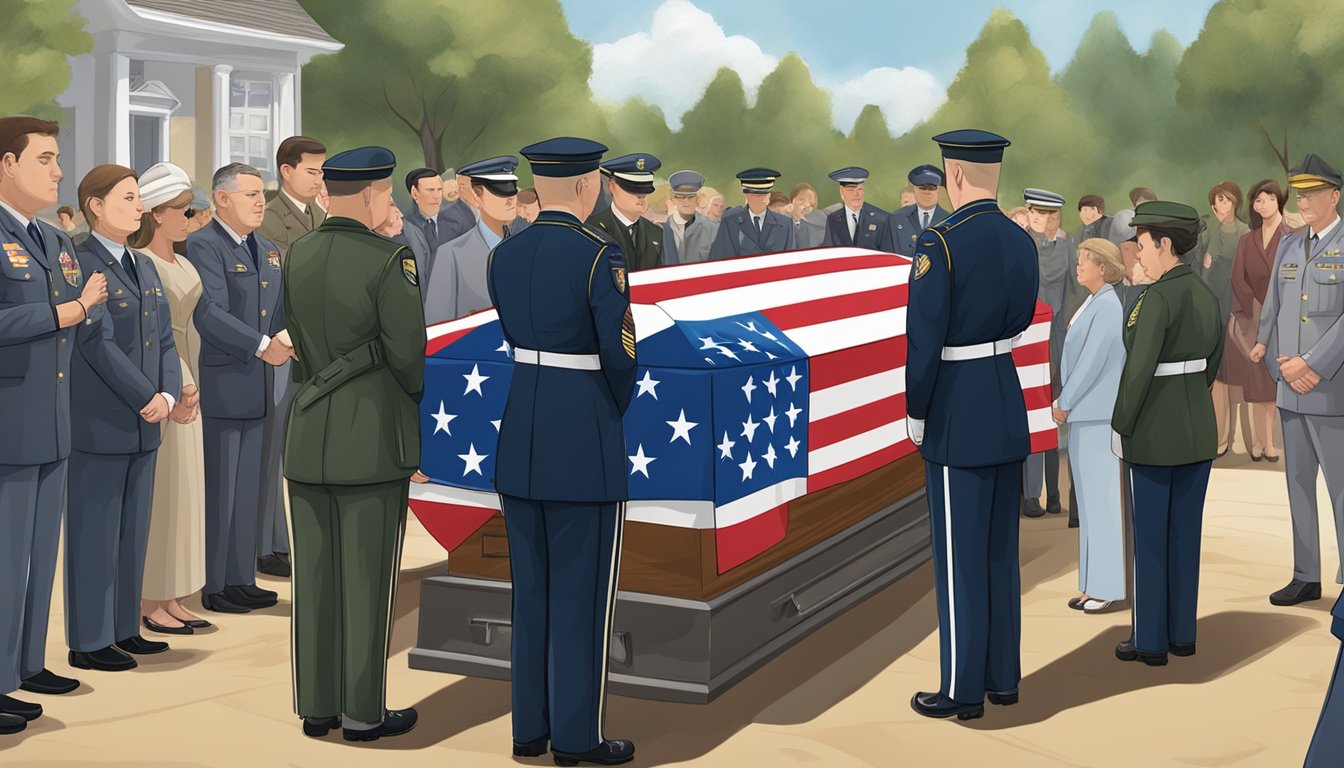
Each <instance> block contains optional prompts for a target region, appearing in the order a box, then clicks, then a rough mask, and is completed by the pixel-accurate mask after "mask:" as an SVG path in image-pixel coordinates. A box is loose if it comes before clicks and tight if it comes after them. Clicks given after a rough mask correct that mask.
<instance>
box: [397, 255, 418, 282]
mask: <svg viewBox="0 0 1344 768" xmlns="http://www.w3.org/2000/svg"><path fill="white" fill-rule="evenodd" d="M401 274H402V276H403V277H405V278H406V282H408V283H410V284H411V285H419V284H420V276H419V275H417V274H416V272H415V258H414V257H411V256H403V257H402V259H401Z"/></svg>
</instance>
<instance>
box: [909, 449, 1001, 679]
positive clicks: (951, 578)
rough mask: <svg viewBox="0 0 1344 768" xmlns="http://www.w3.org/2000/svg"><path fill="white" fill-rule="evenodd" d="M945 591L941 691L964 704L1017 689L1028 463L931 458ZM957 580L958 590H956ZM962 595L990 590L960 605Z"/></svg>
mask: <svg viewBox="0 0 1344 768" xmlns="http://www.w3.org/2000/svg"><path fill="white" fill-rule="evenodd" d="M924 475H925V476H924V482H925V488H926V489H927V494H928V495H927V498H928V504H929V519H930V521H931V523H932V529H933V530H932V535H933V541H932V547H933V573H934V580H935V582H936V585H937V587H936V588H937V593H938V625H939V627H941V628H942V631H941V632H939V634H938V640H939V652H940V654H941V656H942V670H943V678H942V685H941V687H940V688H939V691H940V692H941V693H942V694H943V695H945V696H947V697H949V698H951V699H953V700H955V701H959V702H963V703H967V704H970V703H975V702H980V701H983V700H984V698H985V692H986V691H992V692H1008V691H1013V690H1016V689H1017V684H1018V682H1019V681H1020V680H1021V679H1022V667H1021V661H1020V656H1021V653H1020V651H1021V645H1022V626H1021V618H1020V617H1021V615H1022V610H1021V605H1022V588H1021V572H1020V569H1019V567H1018V555H1017V546H1018V500H1019V499H1020V498H1021V493H1022V462H1020V461H1018V462H1012V463H1009V464H1000V465H997V466H990V467H949V466H945V465H942V464H937V463H935V462H932V461H926V462H925V463H924ZM954 585H955V588H954ZM957 595H969V596H975V595H984V596H985V598H983V599H972V600H963V601H961V602H958V601H957V599H956V596H957Z"/></svg>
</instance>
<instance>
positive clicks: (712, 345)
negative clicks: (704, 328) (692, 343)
mask: <svg viewBox="0 0 1344 768" xmlns="http://www.w3.org/2000/svg"><path fill="white" fill-rule="evenodd" d="M696 338H698V339H700V341H703V342H704V346H702V347H700V348H701V349H718V348H719V342H717V341H715V340H714V338H713V337H710V338H705V337H704V336H697V337H696Z"/></svg>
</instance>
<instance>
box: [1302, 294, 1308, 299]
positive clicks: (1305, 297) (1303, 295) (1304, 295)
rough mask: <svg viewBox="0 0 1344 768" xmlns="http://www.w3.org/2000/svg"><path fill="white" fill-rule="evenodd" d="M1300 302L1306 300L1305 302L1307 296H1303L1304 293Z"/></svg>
mask: <svg viewBox="0 0 1344 768" xmlns="http://www.w3.org/2000/svg"><path fill="white" fill-rule="evenodd" d="M1302 300H1303V301H1306V300H1307V294H1305V293H1304V294H1302Z"/></svg>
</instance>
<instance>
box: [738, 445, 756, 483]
mask: <svg viewBox="0 0 1344 768" xmlns="http://www.w3.org/2000/svg"><path fill="white" fill-rule="evenodd" d="M737 466H738V468H739V469H741V470H742V479H743V480H750V479H751V473H752V472H754V471H756V462H754V461H752V460H751V451H747V460H746V461H744V462H742V463H741V464H738V465H737Z"/></svg>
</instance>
